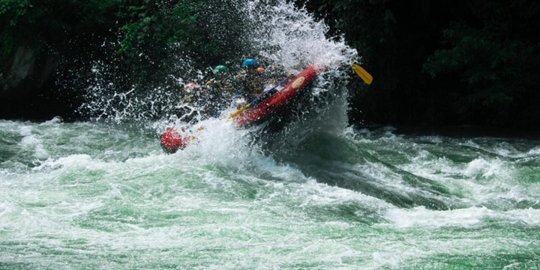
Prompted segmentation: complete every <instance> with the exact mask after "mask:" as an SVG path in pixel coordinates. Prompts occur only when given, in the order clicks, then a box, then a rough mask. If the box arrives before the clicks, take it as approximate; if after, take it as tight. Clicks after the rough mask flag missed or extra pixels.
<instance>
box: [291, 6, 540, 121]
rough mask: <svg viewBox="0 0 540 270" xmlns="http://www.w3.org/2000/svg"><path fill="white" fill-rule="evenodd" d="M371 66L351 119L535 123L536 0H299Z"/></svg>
mask: <svg viewBox="0 0 540 270" xmlns="http://www.w3.org/2000/svg"><path fill="white" fill-rule="evenodd" d="M298 2H299V3H301V4H303V3H305V2H307V3H306V5H307V7H308V8H309V9H310V10H312V11H315V12H317V13H318V14H320V15H321V16H322V17H324V18H326V19H327V21H328V22H329V23H330V24H331V26H332V27H333V29H334V30H335V31H337V32H342V33H344V34H345V35H346V38H347V41H348V42H350V44H351V45H352V46H354V47H356V48H357V49H358V51H359V53H360V55H362V57H363V61H364V65H365V66H366V68H367V69H368V70H370V71H371V72H372V73H373V75H374V77H375V83H374V85H373V88H372V89H371V91H363V92H358V91H357V92H354V93H353V97H352V103H351V104H352V110H351V116H352V117H353V119H354V121H365V122H366V123H379V124H398V125H400V124H401V125H403V124H412V125H418V124H429V125H463V124H474V125H489V126H504V127H520V128H528V129H538V128H540V106H538V105H537V104H536V102H537V101H538V100H540V99H539V97H540V96H539V94H538V91H537V89H539V88H540V81H539V77H538V76H539V72H538V71H539V70H540V50H539V49H540V45H539V38H540V33H539V32H540V31H538V30H537V29H538V28H537V27H536V25H538V24H539V23H540V21H539V20H540V5H539V4H538V3H537V2H536V1H532V0H517V1H511V0H498V1H484V0H474V1H449V0H441V1H435V2H433V1H427V0H412V1H398V0H359V1H353V0H310V1H298Z"/></svg>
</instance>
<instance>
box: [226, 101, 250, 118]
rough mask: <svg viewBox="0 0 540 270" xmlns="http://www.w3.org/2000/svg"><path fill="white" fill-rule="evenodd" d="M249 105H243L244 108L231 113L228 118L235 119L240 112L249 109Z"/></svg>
mask: <svg viewBox="0 0 540 270" xmlns="http://www.w3.org/2000/svg"><path fill="white" fill-rule="evenodd" d="M249 107H250V105H249V103H248V104H246V105H244V107H242V108H240V109H238V110H237V111H236V112H233V113H231V115H230V116H229V118H235V117H236V116H238V115H239V114H241V113H242V112H244V111H245V110H247V109H249Z"/></svg>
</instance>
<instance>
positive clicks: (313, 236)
mask: <svg viewBox="0 0 540 270" xmlns="http://www.w3.org/2000/svg"><path fill="white" fill-rule="evenodd" d="M206 124H207V125H208V130H207V131H206V132H205V133H204V134H201V141H200V143H197V144H194V145H192V146H190V147H188V149H186V150H185V151H182V152H179V153H176V154H173V155H168V154H165V153H163V152H162V151H161V149H160V148H159V144H158V143H157V137H156V134H154V133H152V132H145V131H141V129H137V128H130V127H129V126H128V125H125V126H122V125H120V126H118V125H115V126H111V125H106V124H101V123H96V122H80V123H63V122H61V121H59V120H57V119H53V120H51V121H48V122H43V123H30V122H14V121H0V269H538V268H539V267H540V260H539V255H540V254H539V253H540V202H539V199H540V196H539V194H540V166H539V165H540V141H537V140H531V139H508V138H507V139H505V138H491V137H485V138H483V137H472V138H451V137H444V136H410V135H409V136H405V135H396V134H394V133H393V132H392V131H391V129H382V130H377V131H367V130H354V129H351V128H346V129H344V130H343V131H342V132H340V133H329V132H323V131H319V132H312V133H311V134H309V135H306V136H304V137H303V138H299V139H297V140H296V141H294V142H289V143H285V144H283V145H282V147H278V146H271V147H273V148H272V149H268V148H267V149H263V148H262V147H258V146H257V145H256V143H257V142H255V143H254V141H253V140H252V139H250V137H251V135H250V133H249V132H247V131H245V130H237V129H235V128H234V127H233V126H232V125H231V124H230V123H228V121H223V120H220V121H218V120H213V122H212V121H209V122H207V123H206ZM224 138H229V139H224ZM259 143H260V142H259Z"/></svg>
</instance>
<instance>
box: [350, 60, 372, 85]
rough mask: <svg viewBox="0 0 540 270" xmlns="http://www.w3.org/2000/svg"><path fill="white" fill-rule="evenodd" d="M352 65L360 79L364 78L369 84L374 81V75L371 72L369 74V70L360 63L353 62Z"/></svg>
mask: <svg viewBox="0 0 540 270" xmlns="http://www.w3.org/2000/svg"><path fill="white" fill-rule="evenodd" d="M352 67H353V69H354V72H355V73H356V74H357V75H358V76H359V77H360V79H362V81H364V83H366V84H368V85H369V84H371V83H372V82H373V76H371V74H369V72H367V71H366V70H365V69H364V68H363V67H361V66H360V65H358V64H353V65H352Z"/></svg>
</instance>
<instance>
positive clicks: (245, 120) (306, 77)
mask: <svg viewBox="0 0 540 270" xmlns="http://www.w3.org/2000/svg"><path fill="white" fill-rule="evenodd" d="M319 72H321V69H319V68H317V67H316V66H315V65H312V66H309V67H307V68H306V69H304V70H303V71H302V72H300V74H298V75H297V76H296V77H294V78H293V79H292V80H291V81H289V83H288V84H287V85H286V86H285V87H284V88H282V89H281V90H279V91H278V92H276V93H274V94H273V95H271V96H270V97H268V98H266V99H264V100H262V101H261V102H260V103H258V104H257V105H254V107H249V108H243V109H241V110H238V111H237V112H235V113H233V114H232V115H231V118H232V119H233V121H234V122H235V123H236V124H237V125H238V126H239V127H246V126H249V125H252V124H256V123H260V122H263V121H265V120H266V119H267V118H269V117H270V116H272V114H273V113H274V112H276V111H277V110H278V109H280V108H282V107H283V106H285V105H287V104H289V103H290V102H291V101H292V100H293V99H294V98H295V97H296V96H297V95H298V93H299V92H300V91H302V90H303V89H305V88H306V86H308V85H309V84H310V83H311V82H312V81H313V79H315V77H317V74H319ZM183 132H184V133H186V132H185V130H183ZM194 138H195V137H193V136H190V135H182V134H181V133H179V132H178V131H176V130H175V129H174V128H168V129H167V130H166V131H165V132H163V133H162V134H161V136H160V143H161V146H162V147H163V149H164V150H165V151H166V152H168V153H174V152H176V151H178V150H179V149H180V150H182V149H184V148H186V147H187V146H188V144H189V143H190V142H191V141H192V140H194Z"/></svg>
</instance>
